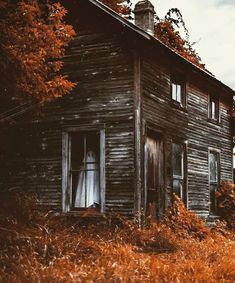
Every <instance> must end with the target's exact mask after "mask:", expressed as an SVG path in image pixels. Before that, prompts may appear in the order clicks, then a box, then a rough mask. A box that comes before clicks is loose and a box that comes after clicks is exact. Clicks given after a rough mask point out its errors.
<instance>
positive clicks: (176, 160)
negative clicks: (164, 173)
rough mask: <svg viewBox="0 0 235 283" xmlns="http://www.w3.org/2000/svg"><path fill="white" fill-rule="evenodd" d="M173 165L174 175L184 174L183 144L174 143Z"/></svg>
mask: <svg viewBox="0 0 235 283" xmlns="http://www.w3.org/2000/svg"><path fill="white" fill-rule="evenodd" d="M172 163H173V164H172V165H173V175H174V176H181V177H182V176H183V145H182V144H177V143H173V144H172Z"/></svg>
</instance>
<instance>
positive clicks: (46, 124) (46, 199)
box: [1, 11, 135, 214]
mask: <svg viewBox="0 0 235 283" xmlns="http://www.w3.org/2000/svg"><path fill="white" fill-rule="evenodd" d="M89 12H91V13H92V11H89ZM85 15H86V14H85ZM101 16H102V15H99V14H97V13H96V14H93V16H92V14H91V18H92V20H91V21H90V22H89V23H88V24H86V22H87V20H86V19H84V18H83V16H82V15H81V17H80V22H79V35H78V37H77V38H76V39H75V40H74V41H73V42H72V44H71V46H70V47H69V49H68V50H67V53H66V56H65V58H64V61H65V66H64V73H65V74H66V75H69V77H70V79H72V80H74V81H77V82H78V85H77V87H76V89H75V90H74V91H73V93H72V94H71V95H68V96H67V97H65V98H63V99H60V100H58V101H57V102H54V103H50V104H49V105H47V106H46V107H44V108H43V113H42V115H41V117H38V118H37V119H35V121H34V122H33V123H32V124H31V125H27V122H26V123H22V124H21V126H19V125H17V128H18V129H20V127H22V134H21V140H22V146H23V149H22V150H21V152H20V153H19V154H18V153H17V154H16V155H14V154H13V155H14V161H13V159H11V160H10V159H9V158H8V155H7V154H6V156H4V157H2V158H5V159H9V164H12V163H13V162H14V163H15V162H17V164H18V165H19V166H18V167H17V169H16V168H14V170H11V169H10V166H9V167H8V170H6V171H8V173H7V175H8V176H6V175H5V177H4V176H2V178H1V180H2V181H1V183H2V184H1V185H2V186H3V187H6V186H8V187H10V188H13V187H19V186H20V187H22V186H23V187H25V188H27V189H29V190H35V191H37V192H38V194H39V196H40V197H41V198H40V199H41V202H42V203H43V204H47V205H50V206H53V207H54V208H58V209H61V182H62V180H61V172H62V168H61V166H62V164H61V163H62V159H61V157H62V152H61V150H62V131H63V128H64V127H65V128H66V127H67V126H79V127H84V128H85V129H89V127H90V126H93V127H94V126H96V125H97V127H98V128H103V129H104V130H105V155H106V156H105V160H106V168H105V172H106V200H105V204H106V205H105V206H106V211H109V210H110V209H111V208H112V209H114V210H115V211H116V212H122V213H123V214H130V213H133V209H134V179H135V178H134V177H135V176H134V175H135V169H134V105H133V103H134V61H133V58H134V55H133V52H132V51H131V50H130V49H127V48H126V46H125V45H124V44H123V42H124V40H123V39H122V35H120V33H121V32H120V31H118V32H114V31H113V30H112V29H111V28H110V29H109V30H105V28H104V26H102V23H101V24H99V23H100V17H101ZM97 17H98V19H97ZM103 20H104V19H103ZM112 28H113V27H112ZM12 132H13V133H14V134H15V136H14V137H13V138H12V139H13V140H14V139H17V140H18V141H19V140H20V135H19V131H15V129H14V130H12ZM11 150H12V151H15V150H17V144H16V143H14V142H13V143H12V145H11V148H8V151H7V152H9V151H11ZM15 164H16V163H15ZM13 172H14V173H13ZM6 184H7V185H6Z"/></svg>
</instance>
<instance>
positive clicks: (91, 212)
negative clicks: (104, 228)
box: [62, 210, 105, 218]
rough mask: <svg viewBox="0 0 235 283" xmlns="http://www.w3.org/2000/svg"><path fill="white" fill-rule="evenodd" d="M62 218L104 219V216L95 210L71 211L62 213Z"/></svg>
mask: <svg viewBox="0 0 235 283" xmlns="http://www.w3.org/2000/svg"><path fill="white" fill-rule="evenodd" d="M62 215H63V216H72V217H81V218H86V217H87V218H105V214H104V213H102V212H100V211H97V210H83V211H79V210H77V211H76V210H73V211H68V212H62Z"/></svg>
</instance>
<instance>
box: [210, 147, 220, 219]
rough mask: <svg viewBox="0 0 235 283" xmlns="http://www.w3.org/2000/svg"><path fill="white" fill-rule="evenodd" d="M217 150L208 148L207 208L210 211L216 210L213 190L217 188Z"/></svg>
mask: <svg viewBox="0 0 235 283" xmlns="http://www.w3.org/2000/svg"><path fill="white" fill-rule="evenodd" d="M219 159H220V158H219V152H218V151H214V150H209V190H210V193H209V210H210V213H212V214H214V213H215V212H216V198H215V192H216V190H217V188H218V185H219V182H220V180H219V179H220V178H219V162H220V160H219Z"/></svg>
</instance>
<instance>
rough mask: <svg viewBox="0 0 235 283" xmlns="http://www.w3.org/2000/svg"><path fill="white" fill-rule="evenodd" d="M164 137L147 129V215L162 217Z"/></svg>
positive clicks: (163, 200)
mask: <svg viewBox="0 0 235 283" xmlns="http://www.w3.org/2000/svg"><path fill="white" fill-rule="evenodd" d="M163 147H164V146H163V137H162V135H161V134H158V133H156V132H154V131H152V130H148V131H147V136H146V141H145V208H146V216H149V217H151V219H153V220H154V219H158V218H161V216H162V215H163V212H164V203H165V197H164V148H163Z"/></svg>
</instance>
